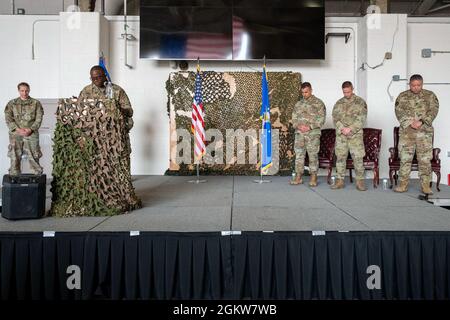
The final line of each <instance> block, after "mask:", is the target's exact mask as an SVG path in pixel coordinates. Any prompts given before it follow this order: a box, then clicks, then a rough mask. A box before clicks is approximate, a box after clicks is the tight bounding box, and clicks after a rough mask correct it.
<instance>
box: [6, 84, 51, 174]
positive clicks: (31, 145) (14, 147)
mask: <svg viewBox="0 0 450 320" xmlns="http://www.w3.org/2000/svg"><path fill="white" fill-rule="evenodd" d="M17 89H18V90H19V95H20V96H19V97H18V98H16V99H13V100H11V101H9V102H8V104H7V105H6V108H5V120H6V124H7V126H8V129H9V147H8V157H9V158H10V159H11V166H10V168H9V174H10V175H19V174H20V173H21V168H20V162H21V159H22V154H23V152H24V151H25V153H26V154H27V156H28V161H29V163H30V168H31V172H32V173H33V174H37V175H39V174H42V167H41V166H40V165H39V158H40V157H42V153H41V148H40V146H39V127H40V126H41V122H42V117H43V115H44V109H43V108H42V105H41V103H40V102H39V101H38V100H36V99H33V98H31V97H30V96H29V93H30V86H29V85H28V83H25V82H21V83H19V85H18V86H17Z"/></svg>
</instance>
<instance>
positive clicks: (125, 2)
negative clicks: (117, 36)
mask: <svg viewBox="0 0 450 320" xmlns="http://www.w3.org/2000/svg"><path fill="white" fill-rule="evenodd" d="M123 16H124V24H123V30H124V34H122V37H123V38H124V39H125V45H124V49H125V50H124V60H125V66H126V67H128V68H129V69H133V66H132V65H130V64H128V40H129V38H128V37H130V39H133V38H134V36H133V35H131V34H128V28H129V26H128V21H127V0H123Z"/></svg>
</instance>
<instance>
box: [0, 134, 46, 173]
mask: <svg viewBox="0 0 450 320" xmlns="http://www.w3.org/2000/svg"><path fill="white" fill-rule="evenodd" d="M24 152H25V154H26V155H27V157H28V161H29V163H30V168H31V172H32V173H33V174H42V171H43V169H42V167H41V166H40V165H39V158H40V157H42V152H41V148H40V146H39V134H36V133H34V134H32V135H30V136H28V137H22V136H20V135H17V134H10V135H9V147H8V157H9V158H10V159H11V166H10V168H9V174H10V175H19V174H20V173H21V168H20V164H21V159H22V154H23V153H24Z"/></svg>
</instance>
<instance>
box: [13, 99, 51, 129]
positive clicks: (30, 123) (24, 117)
mask: <svg viewBox="0 0 450 320" xmlns="http://www.w3.org/2000/svg"><path fill="white" fill-rule="evenodd" d="M43 115H44V109H43V108H42V105H41V103H40V102H39V100H36V99H33V98H31V97H30V98H28V99H27V100H22V99H20V98H16V99H13V100H11V101H9V102H8V104H7V105H6V108H5V120H6V124H7V126H8V129H9V133H10V134H13V133H14V132H15V131H16V129H18V128H29V129H31V130H32V131H33V133H32V135H37V134H38V131H39V127H40V126H41V123H42V117H43Z"/></svg>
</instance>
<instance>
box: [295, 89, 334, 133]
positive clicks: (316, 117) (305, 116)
mask: <svg viewBox="0 0 450 320" xmlns="http://www.w3.org/2000/svg"><path fill="white" fill-rule="evenodd" d="M325 117H326V109H325V104H324V103H323V102H322V100H320V99H319V98H317V97H316V96H314V95H312V96H311V97H309V98H308V99H301V100H300V101H299V102H297V103H296V104H295V107H294V112H292V125H293V126H294V129H295V130H296V132H297V131H298V126H299V125H306V126H309V127H310V128H311V130H310V131H308V133H309V134H317V133H320V129H321V128H322V126H323V124H324V123H325ZM298 132H299V131H298Z"/></svg>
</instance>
